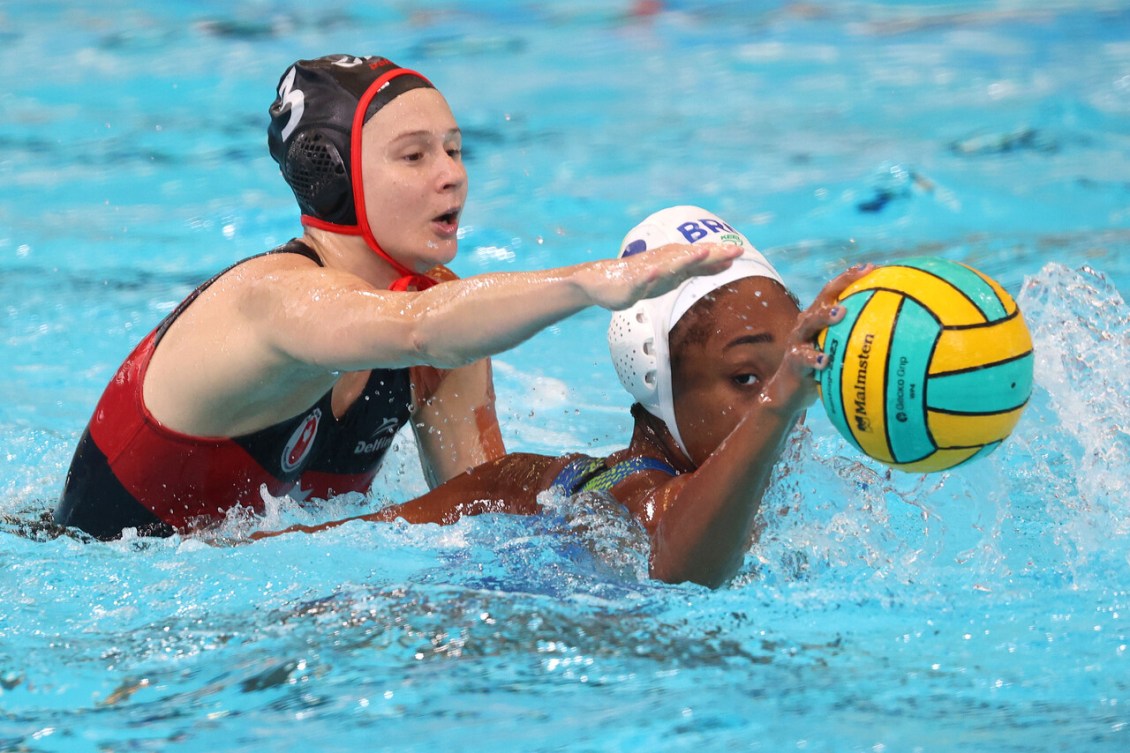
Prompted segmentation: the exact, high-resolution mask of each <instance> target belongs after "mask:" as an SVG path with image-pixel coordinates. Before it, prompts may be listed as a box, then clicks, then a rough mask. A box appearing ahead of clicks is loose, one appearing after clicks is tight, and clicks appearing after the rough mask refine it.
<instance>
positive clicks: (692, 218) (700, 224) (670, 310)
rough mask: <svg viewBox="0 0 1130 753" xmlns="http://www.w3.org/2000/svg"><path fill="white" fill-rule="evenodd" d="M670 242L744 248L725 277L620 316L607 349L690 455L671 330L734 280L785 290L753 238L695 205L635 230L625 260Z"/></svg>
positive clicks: (695, 281)
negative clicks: (674, 376)
mask: <svg viewBox="0 0 1130 753" xmlns="http://www.w3.org/2000/svg"><path fill="white" fill-rule="evenodd" d="M668 243H732V244H734V245H736V246H741V247H742V248H744V249H745V252H744V253H743V254H742V255H741V256H739V257H738V258H737V259H735V260H734V263H733V264H732V265H731V266H730V268H729V269H727V270H725V271H724V272H719V273H718V274H716V275H710V276H709V277H692V278H690V279H689V280H687V281H686V282H684V283H683V284H682V285H680V286H679V287H677V288H675V289H674V290H672V291H670V292H669V293H665V294H663V295H661V296H659V297H657V298H649V299H646V300H642V301H640V302H638V303H636V304H635V305H634V306H632V307H630V308H627V309H624V310H623V311H617V312H615V313H614V314H613V315H612V323H611V324H610V325H609V326H608V349H609V351H610V352H611V353H612V364H613V366H615V367H616V374H617V376H619V377H620V384H622V385H624V389H626V390H627V391H628V392H630V393H631V394H632V397H634V398H635V399H636V401H637V402H639V404H640V405H642V406H643V407H644V408H646V409H647V411H648V412H649V413H651V414H652V415H653V416H656V417H657V418H659V419H662V421H663V422H664V423H666V424H667V428H668V429H669V430H670V432H671V436H673V437H674V438H675V441H676V442H677V443H678V445H679V448H680V449H682V451H683V452H686V451H687V448H686V446H685V445H684V444H683V438H682V436H681V435H680V434H679V427H678V425H677V424H676V423H675V403H674V398H673V396H672V393H671V350H670V345H669V343H668V339H667V338H668V335H669V334H670V332H671V329H672V328H673V327H674V326H675V324H676V323H677V322H678V321H679V319H680V318H682V316H683V314H685V313H687V311H688V310H690V308H691V306H693V305H694V304H695V303H697V302H698V300H699V299H700V298H702V297H703V296H705V295H706V294H707V293H710V292H712V291H714V290H717V289H718V288H720V287H722V286H724V285H727V284H729V283H731V282H733V281H734V280H740V279H743V278H745V277H768V278H769V279H771V280H775V281H777V282H778V283H780V284H781V285H782V286H783V285H784V284H785V283H784V280H782V279H781V276H780V275H779V274H777V270H775V269H773V266H772V265H771V264H770V263H769V262H768V261H767V260H766V259H765V257H764V256H762V255H761V253H760V252H759V251H758V250H757V249H756V248H754V247H753V244H752V243H750V242H749V239H748V238H746V237H745V236H744V235H742V234H741V233H739V232H738V231H737V230H735V229H734V228H733V227H732V226H730V225H729V224H727V223H726V222H724V221H723V220H722V219H721V218H720V217H718V215H716V214H714V213H713V212H708V211H706V210H705V209H701V208H699V207H693V206H677V207H669V208H667V209H662V210H660V211H658V212H656V213H655V214H653V215H651V216H650V217H648V218H647V219H645V220H644V221H643V222H641V223H640V224H638V225H636V226H635V227H634V228H632V230H631V231H630V232H629V233H628V234H627V235H626V236H625V237H624V242H623V243H622V244H621V250H620V258H623V257H625V256H631V255H633V254H638V253H640V252H643V251H647V250H648V249H653V248H658V247H659V246H664V245H666V244H668Z"/></svg>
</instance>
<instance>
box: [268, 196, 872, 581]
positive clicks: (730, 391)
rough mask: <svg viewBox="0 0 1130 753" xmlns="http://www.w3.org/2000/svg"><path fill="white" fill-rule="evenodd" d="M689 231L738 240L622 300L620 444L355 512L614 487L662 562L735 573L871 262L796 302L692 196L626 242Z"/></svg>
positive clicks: (618, 326)
mask: <svg viewBox="0 0 1130 753" xmlns="http://www.w3.org/2000/svg"><path fill="white" fill-rule="evenodd" d="M680 242H690V243H715V242H722V243H730V244H735V245H738V246H740V247H741V248H742V249H743V253H742V255H741V256H740V257H739V258H738V259H737V260H735V261H734V263H733V264H732V265H731V266H730V267H729V269H727V270H725V271H723V272H720V273H718V274H715V275H712V276H704V277H699V278H696V279H694V280H688V281H687V282H684V283H683V284H681V285H680V286H679V287H677V288H676V289H674V290H672V291H670V292H669V293H666V294H664V295H661V296H659V297H657V298H653V299H651V300H647V301H642V302H639V303H636V304H634V305H633V306H631V307H628V308H626V309H624V310H622V311H619V312H617V313H615V314H613V317H612V324H611V326H610V327H609V332H608V340H609V348H610V350H611V354H612V359H613V363H614V364H615V368H616V372H617V374H618V375H619V378H620V381H621V383H622V384H623V385H624V387H625V388H626V389H627V390H628V392H629V393H631V395H632V396H633V397H634V398H635V400H636V401H637V402H636V404H635V405H633V406H632V415H633V417H634V419H635V430H634V432H633V434H632V439H631V442H630V443H629V445H628V446H627V447H626V448H625V449H623V450H619V451H617V452H614V453H612V454H611V455H609V456H608V457H605V458H591V457H588V456H585V455H566V456H562V457H548V456H544V455H533V454H528V453H514V454H511V455H507V456H506V457H504V458H501V459H499V460H495V461H491V462H488V463H485V464H483V465H481V466H479V467H478V468H474V469H472V470H471V471H468V472H467V473H465V474H463V475H461V476H457V477H456V478H454V479H452V480H451V481H449V482H447V483H446V484H443V485H442V486H439V487H437V488H436V489H433V490H432V491H431V492H429V493H428V494H425V495H424V496H422V497H419V498H417V499H415V500H412V501H410V502H406V503H404V504H400V505H394V506H391V507H387V508H384V509H383V510H380V511H378V512H376V513H373V514H370V515H365V516H359V518H360V519H365V520H371V521H392V520H397V519H404V520H406V521H408V522H410V523H444V524H446V523H452V522H454V521H456V520H458V519H459V518H460V517H462V516H463V515H471V514H480V513H486V512H496V513H497V512H505V513H514V514H532V513H536V512H537V511H538V510H539V509H540V507H539V503H538V501H537V495H538V494H539V493H540V492H543V491H546V490H557V491H558V492H560V493H563V494H575V493H578V492H586V491H587V492H593V491H596V492H606V493H608V494H610V495H611V496H612V497H614V498H615V499H616V500H617V501H619V502H620V503H621V504H623V505H624V506H625V507H626V508H627V509H628V510H629V512H630V513H631V514H632V515H633V516H634V517H635V518H636V519H637V520H639V522H640V523H641V524H642V525H643V527H644V528H645V529H646V531H647V533H648V535H649V537H650V541H651V555H650V572H651V575H652V577H654V578H657V579H660V580H665V581H671V582H681V581H688V580H689V581H695V582H698V583H702V584H705V585H709V586H712V587H716V586H718V585H721V584H722V583H725V582H726V581H727V580H728V579H729V578H731V577H733V575H734V574H735V573H736V572H737V571H738V569H739V568H740V567H741V564H742V561H743V559H744V556H745V553H746V551H748V549H749V547H750V545H751V543H752V541H753V538H754V518H755V516H756V514H757V511H758V508H759V507H760V504H761V498H762V495H763V494H764V492H765V489H766V487H767V485H768V482H769V477H770V473H771V471H772V469H773V465H774V463H775V462H776V460H777V458H778V457H779V455H780V453H781V449H782V447H783V446H784V442H785V440H786V438H787V437H788V435H789V433H790V431H791V430H792V428H793V427H794V426H795V425H796V423H797V422H798V421H799V420H800V418H801V416H802V415H803V413H804V411H805V409H806V408H807V407H808V406H809V405H811V404H812V402H813V401H814V400H815V398H816V394H817V392H816V380H815V377H814V374H815V372H816V371H818V370H820V369H822V368H823V367H824V365H825V359H824V356H823V354H822V353H820V352H819V350H818V349H817V348H816V346H815V344H814V341H815V338H816V335H817V333H819V332H820V330H822V329H824V328H825V327H827V326H828V325H829V324H832V323H834V322H836V321H839V320H840V319H841V318H843V311H842V307H839V306H837V305H836V301H837V299H838V296H839V293H840V292H841V291H842V290H843V289H844V288H846V287H847V286H848V285H849V284H851V283H852V282H853V281H854V280H856V279H858V278H859V277H861V276H862V275H863V274H865V273H866V272H867V271H868V267H858V268H853V269H851V270H848V271H847V272H845V273H843V274H841V275H840V276H838V277H837V278H835V279H834V280H833V281H831V282H830V283H828V285H827V286H825V287H824V289H823V290H822V291H821V292H820V294H819V296H817V298H816V300H815V302H814V303H813V304H812V305H811V306H809V307H808V309H806V310H805V311H803V312H801V311H800V310H799V308H798V306H797V303H796V299H795V298H794V297H793V295H792V294H791V293H790V292H789V291H788V289H787V288H786V287H785V285H784V282H783V281H782V280H781V277H780V275H779V274H778V273H777V271H776V270H775V269H773V267H772V266H771V265H770V264H769V262H768V261H767V260H766V259H765V257H764V256H763V255H762V254H761V253H760V252H758V251H757V249H755V248H754V247H753V244H751V243H750V242H749V240H748V239H747V238H746V237H745V236H744V235H742V234H741V233H739V232H738V231H737V230H735V229H734V228H733V227H732V226H730V225H729V224H727V223H726V222H724V221H723V220H722V219H721V218H719V217H718V216H717V215H714V214H712V213H710V212H708V211H706V210H704V209H700V208H698V207H691V206H678V207H671V208H669V209H665V210H662V211H660V212H657V213H655V214H653V215H651V216H650V217H648V218H647V219H646V220H644V221H643V222H642V223H640V224H639V225H638V226H636V227H635V228H634V229H633V230H632V231H631V232H629V233H628V235H627V237H626V238H625V239H624V243H623V245H622V251H621V257H633V256H636V255H641V254H643V255H646V254H648V253H654V250H655V249H656V248H661V247H663V246H664V245H665V244H668V243H680ZM356 519H358V518H349V519H347V520H356ZM347 520H339V521H332V522H330V523H325V524H321V525H317V526H295V527H293V528H290V529H287V530H288V531H295V530H301V531H306V532H313V531H317V530H321V529H324V528H327V527H332V526H336V525H340V524H342V523H344V522H347ZM270 535H275V534H274V533H265V532H264V533H261V534H257V535H256V536H255V538H261V537H264V536H270Z"/></svg>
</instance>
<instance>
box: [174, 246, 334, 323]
mask: <svg viewBox="0 0 1130 753" xmlns="http://www.w3.org/2000/svg"><path fill="white" fill-rule="evenodd" d="M271 254H298V255H299V256H305V257H306V258H307V259H309V260H311V261H312V262H314V263H315V264H317V265H318V266H319V267H324V266H325V264H323V263H322V260H321V258H320V257H319V256H318V254H317V253H316V252H315V251H314V249H312V248H310V247H309V246H307V245H306V244H305V243H303V242H302V241H300V240H298V239H297V238H292V239H291V240H289V241H287V242H286V243H284V244H282V245H281V246H277V247H276V248H272V249H271V250H270V251H264V252H263V253H261V254H255V255H254V256H249V257H247V258H246V259H241V260H240V261H237V262H236V263H235V264H232V265H231V266H229V267H225V268H224V269H222V270H220V271H219V272H217V273H216V274H214V275H212V276H211V277H209V278H208V279H207V280H205V281H204V282H202V283H200V285H199V286H197V288H196V289H195V290H193V291H192V292H191V293H189V294H188V296H187V297H186V298H185V299H184V300H183V301H181V302H180V304H179V305H178V306H177V307H176V308H175V309H173V310H172V311H171V312H170V313H169V315H168V316H166V317H165V318H164V319H163V320H162V321H161V323H160V324H159V325H158V326H157V339H156V341H155V342H154V345H156V343H158V342H160V341H161V338H162V337H164V336H165V332H166V331H167V330H168V329H169V327H170V326H172V324H173V322H174V321H176V318H177V317H178V316H180V315H181V314H182V313H184V310H185V309H186V308H188V307H189V306H190V305H191V304H192V302H193V301H195V300H196V299H197V298H199V297H200V294H201V293H203V292H204V291H205V290H207V289H208V288H209V286H211V285H212V283H214V282H215V281H216V280H218V279H220V278H221V277H223V276H224V275H226V274H227V273H228V272H230V271H232V270H233V269H235V268H236V267H238V266H239V265H240V264H243V263H244V262H246V261H251V260H252V259H258V258H259V257H261V256H269V255H271Z"/></svg>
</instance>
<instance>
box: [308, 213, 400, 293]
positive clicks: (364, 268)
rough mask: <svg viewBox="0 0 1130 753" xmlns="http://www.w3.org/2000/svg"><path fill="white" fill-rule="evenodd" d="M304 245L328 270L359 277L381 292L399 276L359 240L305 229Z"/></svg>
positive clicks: (317, 229)
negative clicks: (313, 252)
mask: <svg viewBox="0 0 1130 753" xmlns="http://www.w3.org/2000/svg"><path fill="white" fill-rule="evenodd" d="M303 230H304V233H303V235H302V238H301V240H302V242H303V243H305V244H306V245H307V246H309V247H310V248H312V249H314V251H315V252H316V253H317V254H318V257H319V258H320V259H321V260H322V263H323V264H324V265H325V266H326V267H327V268H329V269H336V270H340V271H342V272H348V273H349V274H352V275H356V276H357V277H360V278H361V279H362V280H364V281H365V282H367V283H369V284H370V285H372V286H373V287H375V288H378V289H380V290H387V289H388V287H389V286H390V285H392V283H393V282H395V281H396V280H397V279H398V278H399V277H400V275H399V274H398V273H397V271H396V270H395V269H393V268H392V265H391V264H389V263H388V262H387V261H385V260H384V259H382V258H381V257H379V256H377V255H376V254H375V253H374V252H373V250H372V249H370V248H369V247H368V246H367V245H365V240H364V239H363V238H361V237H360V236H354V235H344V234H342V233H331V232H329V231H328V230H322V229H320V228H316V227H304V228H303Z"/></svg>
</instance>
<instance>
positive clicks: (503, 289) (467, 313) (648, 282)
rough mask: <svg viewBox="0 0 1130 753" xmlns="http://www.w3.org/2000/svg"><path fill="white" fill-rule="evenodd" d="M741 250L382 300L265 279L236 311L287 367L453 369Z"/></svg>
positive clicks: (302, 278) (297, 273)
mask: <svg viewBox="0 0 1130 753" xmlns="http://www.w3.org/2000/svg"><path fill="white" fill-rule="evenodd" d="M740 252H741V248H740V247H737V246H729V245H709V244H699V245H685V244H671V245H668V246H664V247H662V248H658V249H656V250H655V251H652V252H650V253H647V254H637V255H635V256H631V257H627V258H625V259H609V260H602V261H596V262H587V263H584V264H577V265H574V266H571V267H563V268H560V269H549V270H545V271H541V272H511V273H498V274H488V275H480V276H477V277H472V278H468V279H465V280H452V281H450V282H445V283H443V284H441V285H436V286H434V287H431V288H428V289H427V290H425V291H423V292H420V293H411V294H407V295H406V294H403V293H400V294H392V293H387V292H385V291H377V290H373V289H372V288H368V287H366V286H364V285H362V284H361V283H360V282H359V281H358V280H356V278H353V277H352V276H349V275H338V276H335V275H333V273H327V271H326V270H323V269H314V268H304V269H301V270H292V271H290V272H289V273H288V274H287V278H286V279H285V280H280V279H272V277H273V276H272V275H265V276H264V277H263V278H262V280H261V281H260V284H258V285H257V286H256V287H255V289H254V290H253V291H252V294H251V295H249V296H248V298H247V302H246V306H245V307H244V313H245V315H247V316H248V318H249V319H252V320H254V321H255V322H256V323H257V324H256V329H257V330H258V332H259V334H260V337H261V338H262V339H263V340H264V341H265V342H268V343H270V344H271V345H272V346H273V347H274V348H275V349H276V350H277V351H278V352H279V353H282V354H286V355H287V356H289V357H290V358H291V359H293V360H295V361H298V362H301V363H305V364H309V365H311V366H315V367H318V368H321V369H325V370H329V371H361V370H365V369H372V368H396V367H403V366H416V365H423V364H426V365H431V366H438V367H441V368H455V367H458V366H463V365H466V364H468V363H471V362H472V361H475V360H477V359H479V358H482V357H483V356H487V355H491V354H494V353H499V352H501V351H504V350H507V349H509V348H512V347H514V346H515V345H518V344H519V343H521V342H523V341H524V340H526V339H528V338H529V337H531V336H532V335H534V334H535V333H537V332H538V331H540V330H542V329H544V328H545V327H547V326H549V325H550V324H553V323H554V322H557V321H560V320H561V319H564V318H565V317H568V316H570V315H572V314H574V313H576V312H578V311H580V310H581V309H584V308H587V307H588V306H594V305H595V306H601V307H604V308H607V309H622V308H625V307H627V306H630V305H632V304H633V303H635V302H636V301H638V300H640V299H641V298H649V297H653V296H656V295H661V294H663V293H666V292H667V291H669V290H672V289H674V288H675V287H677V286H678V285H679V284H680V283H682V282H683V281H684V280H686V279H687V278H689V277H692V276H696V275H704V274H705V275H708V274H715V273H717V272H719V271H722V270H724V269H726V268H727V267H729V266H730V264H731V262H732V261H733V260H734V259H735V258H736V257H737V256H738V255H739V254H740Z"/></svg>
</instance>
